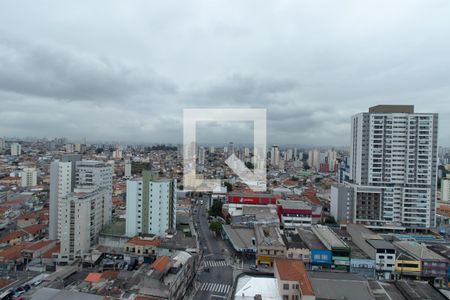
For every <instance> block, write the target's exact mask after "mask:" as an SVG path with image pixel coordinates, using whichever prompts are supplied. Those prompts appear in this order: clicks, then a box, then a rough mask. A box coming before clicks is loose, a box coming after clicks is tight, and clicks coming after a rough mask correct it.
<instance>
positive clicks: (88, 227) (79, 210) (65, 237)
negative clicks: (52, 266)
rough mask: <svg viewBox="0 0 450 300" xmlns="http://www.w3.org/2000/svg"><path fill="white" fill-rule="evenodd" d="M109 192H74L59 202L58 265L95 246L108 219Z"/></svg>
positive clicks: (92, 189) (86, 190) (109, 214)
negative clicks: (59, 248) (59, 242)
mask: <svg viewBox="0 0 450 300" xmlns="http://www.w3.org/2000/svg"><path fill="white" fill-rule="evenodd" d="M110 199H111V198H110V196H109V191H108V190H107V189H104V188H100V189H99V188H95V187H94V188H91V189H75V190H74V192H73V193H69V194H67V195H66V196H65V197H63V198H62V199H60V216H59V218H60V224H61V236H60V241H61V250H60V256H59V262H67V263H69V262H72V261H74V260H77V259H80V258H82V257H83V254H85V253H87V252H88V251H89V249H90V247H91V246H93V245H95V244H96V243H97V240H98V236H99V234H100V231H101V230H102V228H103V226H105V225H106V224H108V223H109V222H110V220H111V210H107V209H106V207H108V202H110Z"/></svg>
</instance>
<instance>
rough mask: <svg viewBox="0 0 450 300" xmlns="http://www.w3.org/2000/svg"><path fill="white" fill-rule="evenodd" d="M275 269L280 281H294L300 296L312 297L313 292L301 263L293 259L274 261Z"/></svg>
mask: <svg viewBox="0 0 450 300" xmlns="http://www.w3.org/2000/svg"><path fill="white" fill-rule="evenodd" d="M275 267H276V269H277V271H278V275H279V276H280V279H281V280H283V281H296V282H298V284H299V289H300V291H301V294H302V295H309V296H312V295H314V290H313V287H312V285H311V281H310V280H309V276H308V273H307V272H306V269H305V265H304V263H303V261H301V260H293V259H276V260H275Z"/></svg>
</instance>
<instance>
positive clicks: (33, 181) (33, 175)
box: [20, 168, 37, 187]
mask: <svg viewBox="0 0 450 300" xmlns="http://www.w3.org/2000/svg"><path fill="white" fill-rule="evenodd" d="M20 181H21V186H22V187H30V186H36V185H37V171H36V168H24V169H23V170H22V171H21V172H20Z"/></svg>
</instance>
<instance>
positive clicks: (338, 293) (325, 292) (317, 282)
mask: <svg viewBox="0 0 450 300" xmlns="http://www.w3.org/2000/svg"><path fill="white" fill-rule="evenodd" d="M309 278H310V280H311V282H312V286H313V288H314V291H315V294H316V298H317V299H346V300H361V299H364V300H375V298H374V297H373V296H372V295H371V293H370V291H369V284H368V282H367V280H365V279H364V278H363V277H362V276H360V275H357V274H352V273H331V272H309Z"/></svg>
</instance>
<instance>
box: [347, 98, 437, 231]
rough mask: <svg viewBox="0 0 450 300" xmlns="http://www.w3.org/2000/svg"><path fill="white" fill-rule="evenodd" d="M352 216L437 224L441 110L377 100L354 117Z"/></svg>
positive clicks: (373, 221) (369, 221)
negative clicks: (418, 110) (421, 110)
mask: <svg viewBox="0 0 450 300" xmlns="http://www.w3.org/2000/svg"><path fill="white" fill-rule="evenodd" d="M351 128H352V130H351V133H352V136H351V139H352V145H351V150H350V163H349V164H350V181H351V183H352V184H353V185H354V186H355V190H354V191H355V192H354V196H353V198H354V199H353V216H352V222H356V223H363V224H366V225H372V226H384V225H395V226H403V227H405V228H408V229H414V230H416V229H417V230H420V229H422V230H426V229H429V228H430V227H433V226H435V223H436V220H435V212H436V181H437V178H436V177H437V133H438V115H437V114H435V113H415V112H414V106H410V105H379V106H375V107H371V108H370V109H369V112H364V113H359V114H356V115H354V116H353V117H352V124H351Z"/></svg>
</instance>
